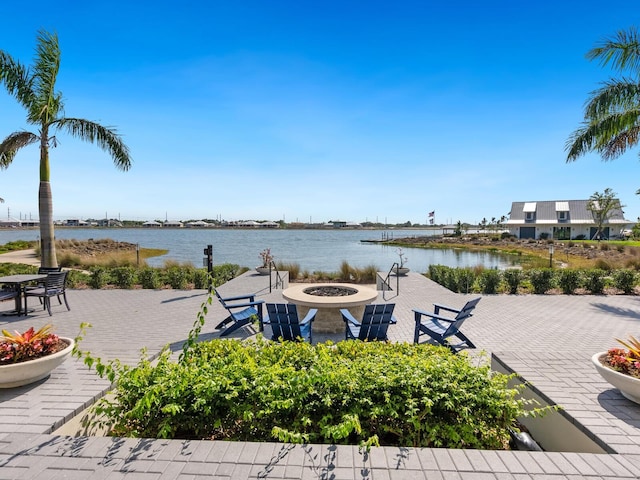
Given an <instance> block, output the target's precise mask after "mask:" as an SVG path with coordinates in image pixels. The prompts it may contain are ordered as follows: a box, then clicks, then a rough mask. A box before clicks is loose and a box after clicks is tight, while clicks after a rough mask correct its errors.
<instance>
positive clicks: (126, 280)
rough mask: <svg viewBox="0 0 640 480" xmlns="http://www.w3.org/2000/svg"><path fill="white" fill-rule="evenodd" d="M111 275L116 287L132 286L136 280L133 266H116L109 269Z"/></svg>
mask: <svg viewBox="0 0 640 480" xmlns="http://www.w3.org/2000/svg"><path fill="white" fill-rule="evenodd" d="M111 277H112V278H113V281H114V283H115V285H116V286H117V287H118V288H132V287H133V284H134V283H135V281H136V271H135V270H134V269H133V267H116V268H113V269H111Z"/></svg>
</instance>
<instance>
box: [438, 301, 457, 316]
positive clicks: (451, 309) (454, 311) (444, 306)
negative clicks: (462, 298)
mask: <svg viewBox="0 0 640 480" xmlns="http://www.w3.org/2000/svg"><path fill="white" fill-rule="evenodd" d="M440 310H446V311H447V312H453V313H460V309H458V308H453V307H448V306H447V305H442V304H440V303H434V304H433V313H435V314H438V313H440Z"/></svg>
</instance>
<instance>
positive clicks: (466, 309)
mask: <svg viewBox="0 0 640 480" xmlns="http://www.w3.org/2000/svg"><path fill="white" fill-rule="evenodd" d="M480 298H481V297H478V298H474V299H473V300H469V301H468V302H467V303H465V304H464V307H462V310H460V313H462V312H469V313H471V311H472V310H473V309H474V308H476V305H477V304H478V302H479V301H480Z"/></svg>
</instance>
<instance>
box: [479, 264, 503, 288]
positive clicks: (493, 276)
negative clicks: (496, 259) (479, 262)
mask: <svg viewBox="0 0 640 480" xmlns="http://www.w3.org/2000/svg"><path fill="white" fill-rule="evenodd" d="M501 278H502V277H501V275H500V272H499V271H498V270H496V269H493V268H491V269H488V270H485V271H483V272H482V273H481V274H480V286H481V287H482V293H487V294H493V293H496V292H497V291H498V286H499V285H500V280H501Z"/></svg>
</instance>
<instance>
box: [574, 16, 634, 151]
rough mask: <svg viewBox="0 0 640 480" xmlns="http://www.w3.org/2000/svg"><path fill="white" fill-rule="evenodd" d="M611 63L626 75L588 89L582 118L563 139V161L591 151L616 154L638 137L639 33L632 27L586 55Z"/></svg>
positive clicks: (603, 62) (632, 145)
mask: <svg viewBox="0 0 640 480" xmlns="http://www.w3.org/2000/svg"><path fill="white" fill-rule="evenodd" d="M586 57H587V59H589V60H598V61H599V62H600V64H601V65H602V66H605V65H607V64H611V65H612V66H613V68H614V69H615V70H617V71H619V72H620V73H621V74H623V75H624V74H625V73H626V74H627V75H629V76H627V77H624V76H623V77H621V78H619V79H615V78H612V79H609V80H608V81H606V82H603V83H602V86H601V87H600V88H598V89H597V90H595V91H593V92H591V94H590V96H589V99H588V100H587V102H586V104H585V110H584V122H583V124H582V126H581V127H580V128H578V129H577V130H576V131H575V132H573V134H571V136H570V137H569V139H568V140H567V143H566V148H565V149H566V151H567V162H572V161H574V160H577V159H578V158H579V157H581V156H582V155H584V154H586V153H587V152H590V151H595V152H597V153H598V154H600V156H601V157H602V159H603V160H605V161H609V160H614V159H616V158H618V157H619V156H620V155H622V154H623V153H625V152H626V151H627V149H629V148H631V147H634V146H636V145H637V143H638V140H640V83H639V82H640V36H639V35H638V31H637V29H636V28H635V27H631V28H629V29H628V31H624V30H621V31H619V32H618V33H617V34H616V35H614V36H612V37H609V38H605V39H604V40H602V41H601V42H600V43H599V44H597V45H596V47H594V48H593V49H591V50H589V52H587V55H586Z"/></svg>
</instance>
